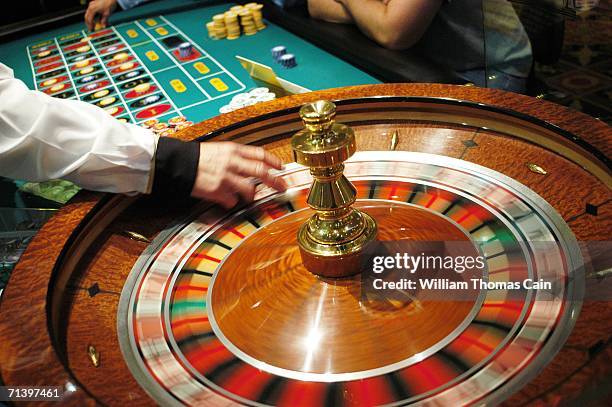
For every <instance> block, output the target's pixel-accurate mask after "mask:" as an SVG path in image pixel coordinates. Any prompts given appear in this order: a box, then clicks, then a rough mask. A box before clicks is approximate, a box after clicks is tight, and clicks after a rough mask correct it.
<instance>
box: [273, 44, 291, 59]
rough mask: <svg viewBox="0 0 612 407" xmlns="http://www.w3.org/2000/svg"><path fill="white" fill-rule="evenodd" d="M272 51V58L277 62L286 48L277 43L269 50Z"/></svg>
mask: <svg viewBox="0 0 612 407" xmlns="http://www.w3.org/2000/svg"><path fill="white" fill-rule="evenodd" d="M270 51H271V52H272V58H274V60H275V61H277V62H278V60H279V59H280V57H281V56H283V55H285V54H286V53H287V48H286V47H285V46H283V45H277V46H276V47H274V48H272V49H271V50H270Z"/></svg>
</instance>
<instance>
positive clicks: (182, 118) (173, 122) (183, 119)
mask: <svg viewBox="0 0 612 407" xmlns="http://www.w3.org/2000/svg"><path fill="white" fill-rule="evenodd" d="M186 121H187V118H186V117H185V116H175V117H172V118H170V119H169V120H168V124H169V125H170V126H177V125H179V124H181V123H185V122H186Z"/></svg>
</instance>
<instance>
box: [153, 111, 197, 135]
mask: <svg viewBox="0 0 612 407" xmlns="http://www.w3.org/2000/svg"><path fill="white" fill-rule="evenodd" d="M192 124H193V122H190V121H188V120H187V118H186V117H185V116H175V117H172V118H170V119H169V120H168V123H163V122H160V121H159V120H158V119H149V120H145V121H144V122H142V123H141V126H142V127H144V128H145V129H149V130H151V131H153V133H155V134H157V135H159V136H160V137H167V136H170V135H172V134H174V133H176V132H177V131H180V130H183V129H185V128H187V127H189V126H191V125H192Z"/></svg>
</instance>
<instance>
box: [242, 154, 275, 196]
mask: <svg viewBox="0 0 612 407" xmlns="http://www.w3.org/2000/svg"><path fill="white" fill-rule="evenodd" d="M232 170H233V171H236V172H237V173H238V174H240V175H242V176H244V177H255V178H259V179H260V180H261V181H262V182H263V183H264V184H266V185H267V186H269V187H271V188H274V189H275V190H277V191H279V192H284V191H286V190H287V184H286V182H285V180H284V179H283V178H281V177H278V176H276V175H274V174H273V173H272V167H271V166H270V165H268V164H267V163H265V162H264V161H256V160H237V161H234V162H233V163H232Z"/></svg>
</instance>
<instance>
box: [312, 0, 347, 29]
mask: <svg viewBox="0 0 612 407" xmlns="http://www.w3.org/2000/svg"><path fill="white" fill-rule="evenodd" d="M308 14H310V16H311V17H312V18H316V19H318V20H324V21H329V22H330V23H343V24H352V23H354V21H353V18H352V17H351V15H350V14H349V12H348V10H347V9H346V8H345V7H344V6H343V5H342V4H341V3H339V2H337V1H336V0H308Z"/></svg>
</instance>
